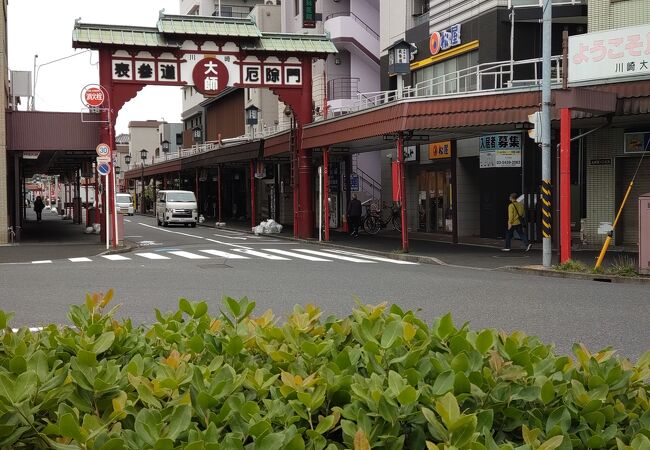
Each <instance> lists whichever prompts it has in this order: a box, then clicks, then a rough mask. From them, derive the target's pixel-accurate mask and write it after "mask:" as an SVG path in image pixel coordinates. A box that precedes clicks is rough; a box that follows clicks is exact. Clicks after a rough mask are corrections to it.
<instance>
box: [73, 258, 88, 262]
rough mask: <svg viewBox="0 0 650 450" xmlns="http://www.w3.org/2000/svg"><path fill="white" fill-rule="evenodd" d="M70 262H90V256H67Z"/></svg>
mask: <svg viewBox="0 0 650 450" xmlns="http://www.w3.org/2000/svg"><path fill="white" fill-rule="evenodd" d="M68 259H69V260H70V261H72V262H90V261H92V259H90V258H68Z"/></svg>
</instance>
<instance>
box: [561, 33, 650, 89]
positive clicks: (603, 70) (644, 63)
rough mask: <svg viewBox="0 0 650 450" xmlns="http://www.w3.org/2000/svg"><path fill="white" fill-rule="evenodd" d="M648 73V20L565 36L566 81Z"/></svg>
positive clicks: (649, 64)
mask: <svg viewBox="0 0 650 450" xmlns="http://www.w3.org/2000/svg"><path fill="white" fill-rule="evenodd" d="M648 75H650V24H645V25H640V26H636V27H628V28H619V29H616V30H607V31H600V32H597V33H587V34H578V35H575V36H570V37H569V82H579V81H589V80H596V79H608V78H622V77H631V76H648Z"/></svg>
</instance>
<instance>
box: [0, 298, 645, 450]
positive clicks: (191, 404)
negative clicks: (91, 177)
mask: <svg viewBox="0 0 650 450" xmlns="http://www.w3.org/2000/svg"><path fill="white" fill-rule="evenodd" d="M111 297H112V292H111V291H109V293H108V294H106V295H100V294H95V295H89V296H87V298H86V302H85V304H84V305H81V306H72V307H71V308H70V312H69V318H70V320H71V322H72V323H73V324H74V326H73V327H57V326H55V325H51V326H48V327H46V328H45V329H43V330H42V331H40V332H34V333H33V332H30V331H29V330H27V329H20V330H19V331H17V332H12V330H11V328H9V324H8V321H9V319H10V317H9V315H8V314H6V313H4V312H2V311H0V327H1V328H2V329H4V331H3V332H2V333H3V335H2V344H1V345H2V347H1V348H0V447H2V448H57V449H66V450H67V449H80V448H81V449H97V450H111V449H121V448H128V449H150V448H154V449H162V450H164V449H188V450H196V449H254V450H257V449H260V450H267V449H289V450H292V449H327V450H335V449H355V450H366V449H370V448H373V449H375V448H376V449H401V448H409V449H444V448H449V449H452V448H457V449H476V450H483V449H489V450H493V449H514V448H517V449H522V450H528V449H531V450H532V449H541V450H553V449H556V448H557V449H570V448H618V449H650V412H649V409H650V406H649V400H648V398H649V390H650V386H649V384H648V380H649V377H650V352H648V353H646V354H645V355H643V356H642V357H641V358H640V359H639V360H638V362H637V363H636V364H632V363H631V362H630V361H628V360H626V359H622V358H618V357H614V356H613V353H614V352H613V351H611V350H609V349H606V350H603V351H600V352H598V353H590V352H589V351H588V350H587V349H586V348H585V347H584V346H583V345H575V346H574V349H573V352H574V355H575V357H574V358H571V357H568V356H562V355H556V354H554V352H553V349H552V346H550V345H546V344H544V343H542V342H540V341H539V340H538V339H537V338H535V337H530V336H526V335H524V334H523V333H521V332H514V333H512V334H506V333H503V332H497V331H494V330H490V329H486V330H482V331H480V332H477V331H471V330H470V329H469V328H468V326H467V325H466V324H465V325H463V326H461V327H457V326H456V325H454V323H453V322H452V319H451V316H450V315H446V316H444V317H441V318H439V319H437V320H435V321H434V323H433V324H432V325H428V324H426V323H425V322H424V321H422V320H420V319H418V317H417V316H416V315H415V314H414V313H412V312H410V311H408V312H404V311H402V310H401V309H400V308H399V307H398V306H395V305H393V306H391V307H387V306H385V305H380V306H366V305H362V304H358V306H357V308H356V309H354V310H353V312H352V314H351V315H350V316H349V317H346V318H342V319H341V318H336V317H327V318H323V317H322V312H321V311H320V310H319V309H317V308H316V307H314V306H311V305H310V306H306V307H300V306H296V307H295V308H294V310H293V313H292V314H290V315H289V316H288V317H287V319H286V321H285V322H284V323H282V324H280V323H279V321H278V320H277V319H276V318H274V316H273V314H272V313H271V312H270V311H267V312H265V313H264V314H262V315H261V316H259V317H256V318H253V316H252V313H253V309H254V307H255V304H254V303H253V302H250V301H248V300H247V299H246V298H244V299H241V300H239V301H237V300H234V299H232V298H225V299H224V302H223V305H224V306H223V310H222V311H221V312H220V314H219V315H218V316H217V317H212V316H210V315H209V314H208V305H207V304H206V303H205V302H196V303H193V302H189V301H187V300H185V299H181V300H180V303H179V310H178V311H176V312H174V313H170V314H163V313H161V312H160V311H157V310H156V318H157V321H156V322H155V323H154V324H153V325H151V326H134V325H133V324H132V322H131V321H130V320H122V321H118V320H115V319H114V317H113V315H114V312H115V308H114V309H113V310H111V311H105V309H106V308H107V305H108V303H109V301H110V300H111Z"/></svg>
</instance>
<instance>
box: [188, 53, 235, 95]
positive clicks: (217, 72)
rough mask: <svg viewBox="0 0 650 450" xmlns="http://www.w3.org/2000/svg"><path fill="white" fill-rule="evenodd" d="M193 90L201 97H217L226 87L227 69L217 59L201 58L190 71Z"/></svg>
mask: <svg viewBox="0 0 650 450" xmlns="http://www.w3.org/2000/svg"><path fill="white" fill-rule="evenodd" d="M192 81H194V88H195V89H196V90H197V91H199V92H200V93H201V94H203V95H217V94H218V93H219V92H221V91H223V90H224V89H225V88H226V87H227V86H228V68H227V67H226V65H225V64H224V63H222V62H221V61H219V60H218V59H217V58H203V59H202V60H200V61H198V62H197V63H196V65H195V66H194V69H193V70H192Z"/></svg>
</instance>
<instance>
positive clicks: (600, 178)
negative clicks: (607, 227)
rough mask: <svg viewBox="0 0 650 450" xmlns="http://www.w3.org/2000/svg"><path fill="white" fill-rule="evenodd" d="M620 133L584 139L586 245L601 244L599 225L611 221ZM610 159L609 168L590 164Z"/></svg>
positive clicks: (601, 133)
mask: <svg viewBox="0 0 650 450" xmlns="http://www.w3.org/2000/svg"><path fill="white" fill-rule="evenodd" d="M622 146H623V130H622V129H620V128H610V129H606V130H603V131H597V132H596V133H593V134H590V135H589V136H587V137H586V138H585V159H586V160H587V174H586V179H587V180H586V182H587V186H586V189H587V217H586V223H585V231H586V239H587V244H589V245H593V244H602V243H603V241H604V240H605V236H604V235H599V234H598V225H599V224H600V222H609V223H611V222H612V221H613V220H614V215H615V214H616V211H615V202H616V182H615V180H616V170H615V166H614V157H615V156H616V155H621V154H623V148H622ZM608 158H609V159H611V160H612V161H611V164H609V165H598V166H596V165H594V166H592V165H591V164H589V161H590V160H592V159H608Z"/></svg>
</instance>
